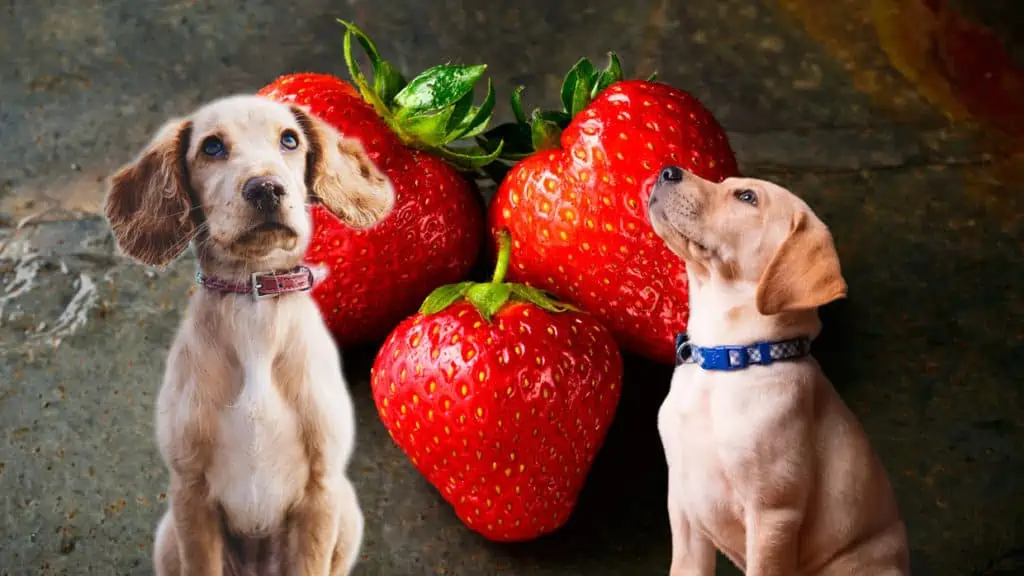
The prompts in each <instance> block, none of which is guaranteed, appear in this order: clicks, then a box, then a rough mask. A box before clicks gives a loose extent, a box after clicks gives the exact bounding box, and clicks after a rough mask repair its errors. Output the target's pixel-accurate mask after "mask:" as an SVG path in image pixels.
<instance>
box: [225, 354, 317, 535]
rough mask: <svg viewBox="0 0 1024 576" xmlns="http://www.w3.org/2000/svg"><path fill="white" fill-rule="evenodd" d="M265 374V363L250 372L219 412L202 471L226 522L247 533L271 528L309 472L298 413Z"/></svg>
mask: <svg viewBox="0 0 1024 576" xmlns="http://www.w3.org/2000/svg"><path fill="white" fill-rule="evenodd" d="M270 378H271V374H270V367H269V366H266V367H265V369H258V370H255V371H253V372H250V373H249V374H247V375H246V378H245V380H246V381H245V384H244V387H243V389H242V391H241V393H240V394H239V396H238V398H237V399H236V401H235V402H233V403H232V404H231V405H229V406H226V407H224V408H223V409H222V410H221V412H220V415H219V421H218V424H219V429H218V434H217V439H216V445H215V449H214V458H213V460H212V465H211V467H210V469H209V471H208V472H207V480H208V481H209V483H210V488H211V492H212V494H211V496H212V497H213V498H214V499H215V500H216V501H218V502H219V503H220V504H221V506H222V507H223V509H224V511H225V513H226V514H227V520H228V524H229V525H230V527H231V528H232V529H233V530H234V531H237V532H240V533H243V534H247V535H257V534H266V533H268V532H271V531H273V530H274V528H275V527H277V526H278V525H279V524H280V522H281V521H282V519H283V516H284V514H285V512H286V511H287V509H288V508H289V506H291V504H293V503H294V502H295V501H297V500H298V499H299V498H300V497H301V495H302V492H303V489H304V488H305V484H306V480H307V478H308V474H309V468H308V463H307V458H306V450H305V447H304V445H303V443H302V436H301V432H300V426H301V422H300V420H299V417H298V413H297V412H296V411H295V410H294V409H293V408H292V407H291V406H289V405H288V404H287V402H286V401H285V399H284V398H283V397H282V396H281V394H280V393H279V391H278V389H277V388H276V387H275V386H274V385H273V383H272V382H270Z"/></svg>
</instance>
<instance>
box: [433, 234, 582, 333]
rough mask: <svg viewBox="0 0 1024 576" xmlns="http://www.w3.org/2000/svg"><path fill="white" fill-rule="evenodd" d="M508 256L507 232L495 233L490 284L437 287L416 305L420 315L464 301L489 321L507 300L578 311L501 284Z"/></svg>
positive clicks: (541, 295) (546, 296)
mask: <svg viewBox="0 0 1024 576" xmlns="http://www.w3.org/2000/svg"><path fill="white" fill-rule="evenodd" d="M511 254H512V238H511V236H510V235H509V233H508V231H507V230H502V231H501V232H499V233H498V259H497V262H496V263H495V265H494V275H493V276H492V277H491V281H490V282H459V283H458V284H449V285H447V286H441V287H440V288H438V289H436V290H434V291H433V292H431V293H430V295H429V296H427V298H426V300H424V301H423V304H422V305H421V306H420V314H424V315H427V316H429V315H431V314H437V313H438V312H441V311H442V310H444V309H445V308H447V307H449V306H451V305H452V304H455V303H456V302H460V301H462V300H466V301H467V302H469V303H470V304H472V305H473V307H474V308H476V310H477V312H479V313H480V316H481V317H482V318H483V319H484V320H485V321H486V322H490V321H491V318H493V317H494V315H495V314H497V313H498V312H499V311H500V310H501V309H502V308H503V307H504V306H505V304H507V303H508V302H509V301H512V302H528V303H530V304H533V305H535V306H537V307H538V308H541V309H543V310H547V311H548V312H553V313H561V312H565V311H568V310H572V311H576V312H578V311H579V310H578V309H577V308H575V307H573V306H571V305H569V304H566V303H564V302H561V301H559V300H557V299H555V298H554V297H553V296H551V295H550V294H548V293H546V292H544V291H543V290H538V289H536V288H534V287H532V286H527V285H525V284H514V283H511V282H505V274H506V273H508V266H509V260H510V259H511Z"/></svg>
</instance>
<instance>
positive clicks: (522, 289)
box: [510, 284, 579, 313]
mask: <svg viewBox="0 0 1024 576" xmlns="http://www.w3.org/2000/svg"><path fill="white" fill-rule="evenodd" d="M510 286H511V287H512V294H513V295H514V296H515V297H516V299H518V300H522V301H523V302H529V303H530V304H533V305H534V306H537V307H538V308H541V309H543V310H547V311H548V312H556V313H557V312H568V311H572V312H579V308H576V307H575V306H572V305H571V304H567V303H565V302H562V301H560V300H556V299H555V298H554V297H553V296H551V295H550V294H548V293H547V292H544V291H543V290H538V289H537V288H534V287H533V286H527V285H525V284H510Z"/></svg>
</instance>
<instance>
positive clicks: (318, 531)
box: [288, 479, 341, 576]
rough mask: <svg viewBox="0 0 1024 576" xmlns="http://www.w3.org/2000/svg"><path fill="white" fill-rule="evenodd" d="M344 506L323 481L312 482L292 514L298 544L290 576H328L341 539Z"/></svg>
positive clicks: (290, 529) (294, 533)
mask: <svg viewBox="0 0 1024 576" xmlns="http://www.w3.org/2000/svg"><path fill="white" fill-rule="evenodd" d="M340 513H341V506H340V505H339V503H338V498H337V497H336V495H335V494H334V493H333V492H332V491H331V490H330V489H328V487H326V486H324V484H323V482H322V481H321V480H319V479H317V480H314V481H312V482H310V485H309V486H308V487H307V488H306V494H305V495H304V496H303V498H302V501H301V502H300V503H299V504H298V506H296V507H295V509H294V510H293V512H292V517H291V521H290V526H289V531H290V532H291V537H292V538H293V539H294V541H295V542H296V544H297V547H296V549H295V554H294V556H293V558H292V559H291V562H290V565H291V567H292V569H291V571H289V572H288V574H289V575H292V574H294V575H295V576H327V575H328V574H330V573H331V556H332V555H333V554H334V542H335V540H336V539H337V537H338V515H339V514H340Z"/></svg>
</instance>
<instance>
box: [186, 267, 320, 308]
mask: <svg viewBox="0 0 1024 576" xmlns="http://www.w3.org/2000/svg"><path fill="white" fill-rule="evenodd" d="M313 281H314V278H313V271H312V270H310V269H309V268H308V267H306V266H296V267H295V268H293V269H291V270H289V271H287V272H255V273H253V275H252V278H251V279H250V281H249V282H228V281H225V280H221V279H220V278H215V277H213V276H203V274H202V272H196V284H199V285H200V286H202V287H203V288H206V289H207V290H215V291H217V292H227V293H229V294H252V296H253V298H255V299H257V300H260V299H262V298H271V297H273V296H280V295H281V294H286V293H288V292H307V291H309V290H310V289H311V288H312V287H313Z"/></svg>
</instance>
